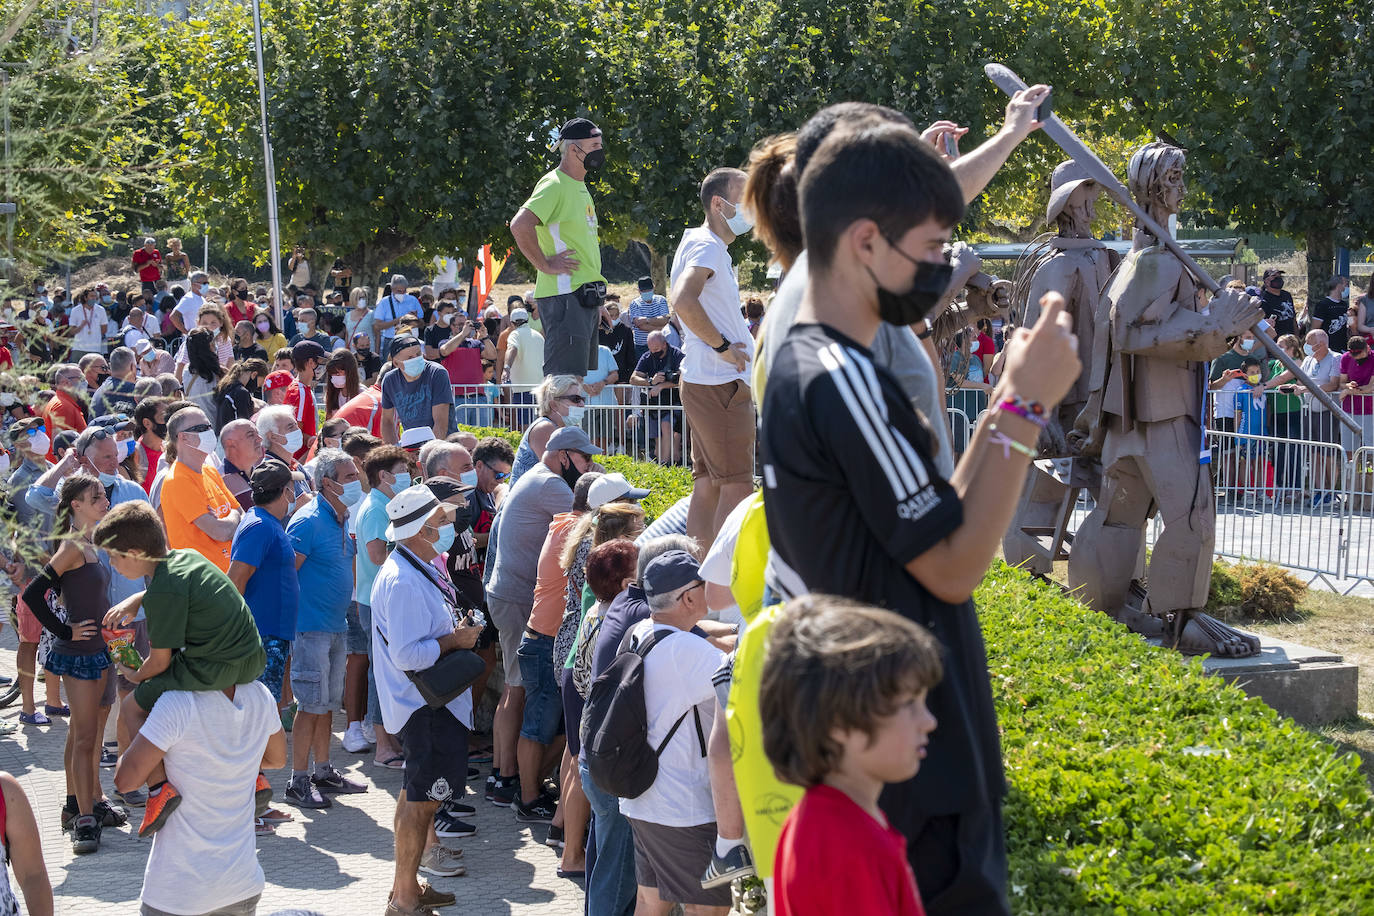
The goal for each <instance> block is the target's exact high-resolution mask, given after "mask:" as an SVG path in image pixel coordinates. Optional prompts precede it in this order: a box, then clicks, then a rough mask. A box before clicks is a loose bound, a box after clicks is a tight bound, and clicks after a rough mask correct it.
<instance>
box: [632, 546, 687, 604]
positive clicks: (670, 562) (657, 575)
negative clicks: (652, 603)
mask: <svg viewBox="0 0 1374 916" xmlns="http://www.w3.org/2000/svg"><path fill="white" fill-rule="evenodd" d="M640 578H641V579H642V581H641V582H640V585H642V586H643V587H644V594H645V595H646V596H648V597H650V598H653V597H656V596H658V595H668V594H671V593H673V592H675V591H677V590H678V589H680V588H684V587H685V586H688V585H691V584H692V583H693V582H700V581H701V566H700V565H699V564H698V563H697V561H696V560H695V559H694V558H693V557H692V555H691V554H690V553H688V552H687V551H685V550H669V551H668V552H666V553H663V554H660V555H659V556H657V557H655V558H654V559H653V560H652V561H651V562H650V563H649V565H648V566H646V567H645V568H644V575H643V576H641V577H640Z"/></svg>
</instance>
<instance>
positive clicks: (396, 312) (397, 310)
mask: <svg viewBox="0 0 1374 916" xmlns="http://www.w3.org/2000/svg"><path fill="white" fill-rule="evenodd" d="M420 314H423V313H422V311H421V309H420V300H419V299H416V298H415V297H414V296H412V295H411V294H410V293H406V294H405V295H404V296H383V297H382V301H381V302H378V303H377V308H376V310H375V311H374V312H373V313H372V318H373V320H376V321H395V320H396V319H397V318H401V317H403V316H405V315H420ZM395 336H396V326H395V325H394V324H393V325H392V326H391V327H389V328H383V329H382V340H390V339H391V338H393V337H395ZM382 350H383V351H385V350H386V348H385V347H383V348H382ZM382 355H383V356H389V355H390V354H389V353H386V352H383V353H382Z"/></svg>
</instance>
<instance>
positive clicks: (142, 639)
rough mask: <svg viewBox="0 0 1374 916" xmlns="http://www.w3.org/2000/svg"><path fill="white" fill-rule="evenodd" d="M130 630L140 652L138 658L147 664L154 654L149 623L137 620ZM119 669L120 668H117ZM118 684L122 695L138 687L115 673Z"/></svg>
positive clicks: (131, 624) (135, 645) (130, 625)
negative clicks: (149, 633)
mask: <svg viewBox="0 0 1374 916" xmlns="http://www.w3.org/2000/svg"><path fill="white" fill-rule="evenodd" d="M129 629H131V630H133V631H134V648H135V649H137V650H138V657H139V658H141V659H143V660H144V661H145V662H146V661H147V660H148V656H149V655H152V654H153V646H152V643H150V642H148V621H146V620H135V621H133V622H132V623H130V624H129ZM115 667H116V668H118V666H115ZM115 678H116V684H117V686H118V687H119V692H120V693H129V692H131V691H133V690H134V688H136V687H137V686H138V685H137V684H135V683H132V682H131V681H129V680H127V679H126V678H125V677H124V675H122V674H120V673H118V671H117V670H116V672H115Z"/></svg>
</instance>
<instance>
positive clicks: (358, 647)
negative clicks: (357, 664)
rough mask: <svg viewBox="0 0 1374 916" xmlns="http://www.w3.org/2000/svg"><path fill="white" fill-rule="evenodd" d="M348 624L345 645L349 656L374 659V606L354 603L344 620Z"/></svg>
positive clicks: (349, 607)
mask: <svg viewBox="0 0 1374 916" xmlns="http://www.w3.org/2000/svg"><path fill="white" fill-rule="evenodd" d="M344 619H345V620H346V621H347V622H348V639H347V640H345V645H346V646H347V647H348V654H349V655H366V656H368V657H369V658H371V657H372V606H371V605H368V604H360V603H359V602H357V601H354V602H353V603H352V604H350V605H349V606H348V614H347V615H346V616H345V618H344Z"/></svg>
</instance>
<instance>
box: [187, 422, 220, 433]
mask: <svg viewBox="0 0 1374 916" xmlns="http://www.w3.org/2000/svg"><path fill="white" fill-rule="evenodd" d="M212 429H214V427H213V426H211V425H210V424H209V423H197V424H196V425H195V426H188V427H186V428H185V429H183V430H182V432H184V433H203V432H208V431H210V430H212Z"/></svg>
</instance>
